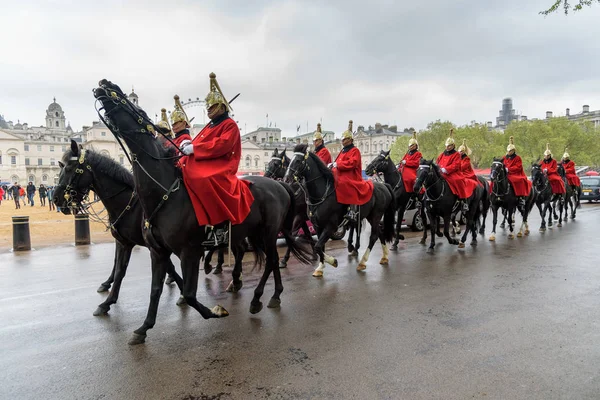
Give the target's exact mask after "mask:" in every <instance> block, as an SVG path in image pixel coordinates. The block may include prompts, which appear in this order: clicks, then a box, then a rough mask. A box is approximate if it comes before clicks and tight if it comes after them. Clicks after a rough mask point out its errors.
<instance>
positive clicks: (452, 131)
mask: <svg viewBox="0 0 600 400" xmlns="http://www.w3.org/2000/svg"><path fill="white" fill-rule="evenodd" d="M453 136H454V129H450V136H449V137H448V139H446V146H450V145H451V144H454V138H453Z"/></svg>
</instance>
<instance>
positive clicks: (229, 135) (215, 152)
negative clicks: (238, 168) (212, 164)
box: [194, 119, 240, 160]
mask: <svg viewBox="0 0 600 400" xmlns="http://www.w3.org/2000/svg"><path fill="white" fill-rule="evenodd" d="M223 124H224V126H223V128H222V129H223V131H222V133H221V136H219V137H217V138H214V139H213V140H211V141H208V142H194V158H195V159H196V160H211V159H214V158H219V157H223V156H224V155H226V154H230V153H231V152H232V151H233V149H234V148H235V146H236V143H239V141H240V130H239V129H238V127H237V124H236V123H235V121H234V120H232V119H229V120H226V121H223ZM225 124H226V125H225Z"/></svg>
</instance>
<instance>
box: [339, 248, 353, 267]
mask: <svg viewBox="0 0 600 400" xmlns="http://www.w3.org/2000/svg"><path fill="white" fill-rule="evenodd" d="M350 257H358V251H356V250H352V252H351V253H350ZM336 267H337V264H336Z"/></svg>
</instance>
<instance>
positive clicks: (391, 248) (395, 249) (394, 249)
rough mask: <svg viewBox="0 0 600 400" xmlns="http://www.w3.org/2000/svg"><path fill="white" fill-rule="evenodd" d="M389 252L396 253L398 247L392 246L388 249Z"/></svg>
mask: <svg viewBox="0 0 600 400" xmlns="http://www.w3.org/2000/svg"><path fill="white" fill-rule="evenodd" d="M390 250H391V251H398V246H397V245H395V244H393V245H392V247H390Z"/></svg>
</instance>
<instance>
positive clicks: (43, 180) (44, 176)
mask: <svg viewBox="0 0 600 400" xmlns="http://www.w3.org/2000/svg"><path fill="white" fill-rule="evenodd" d="M42 182H44V183H46V182H48V175H42Z"/></svg>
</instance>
